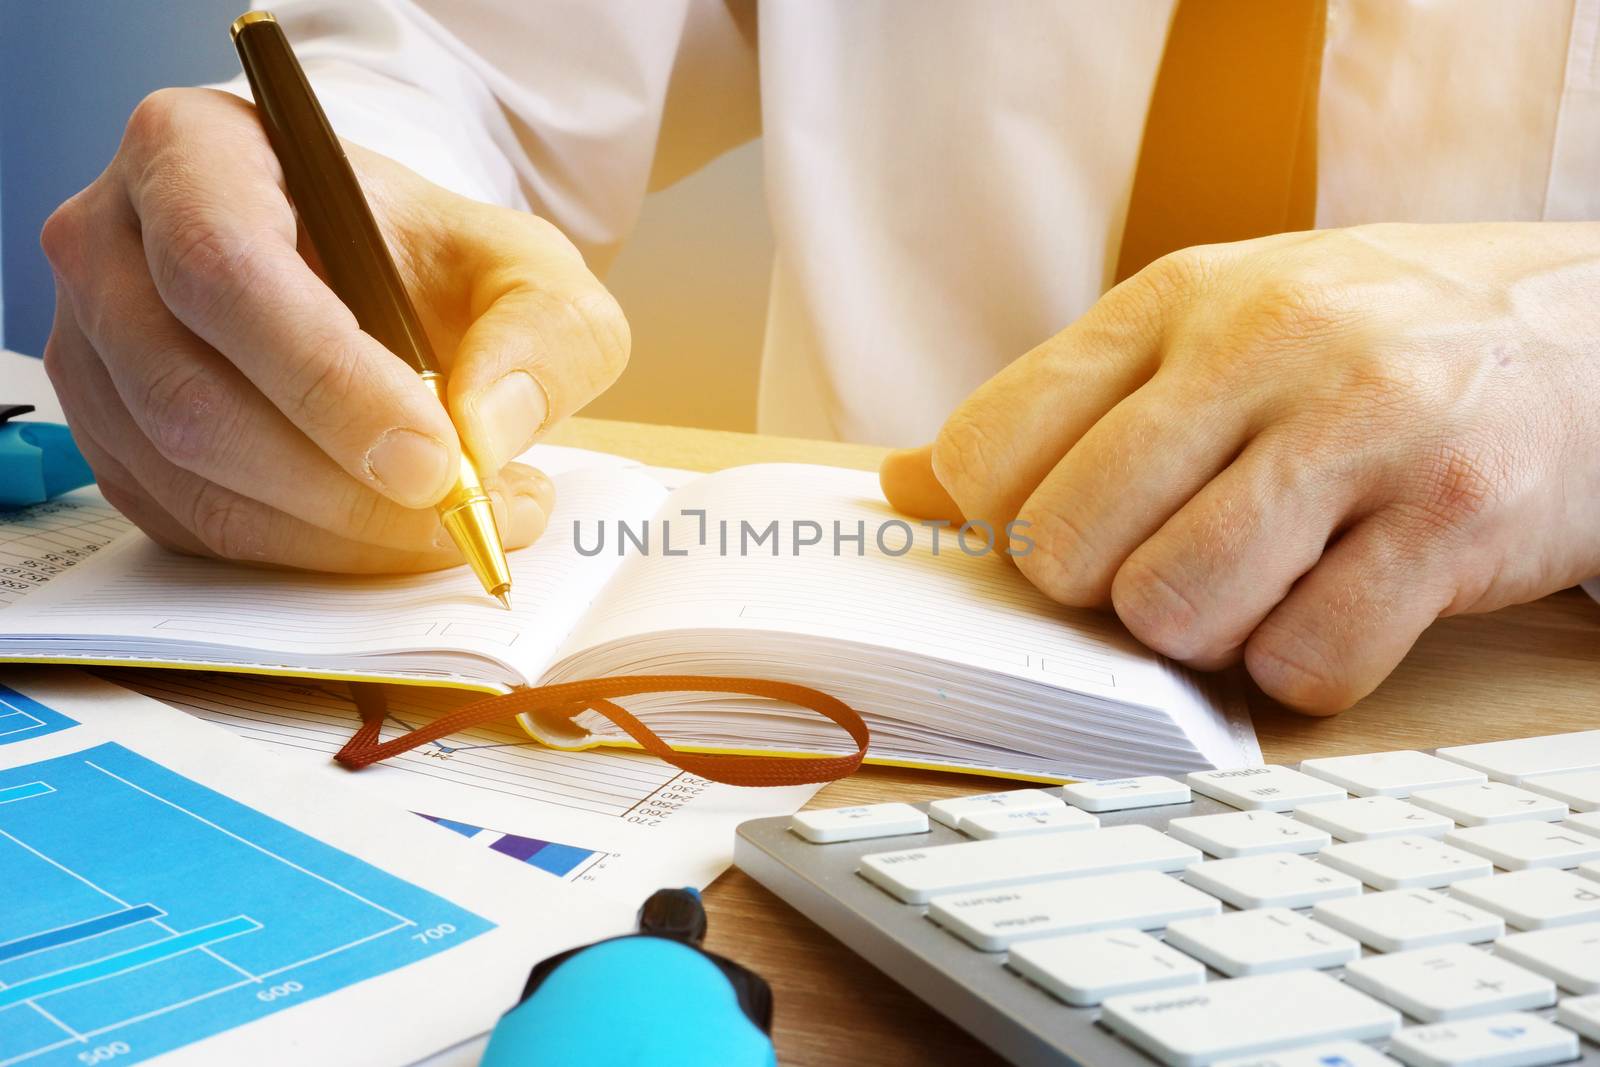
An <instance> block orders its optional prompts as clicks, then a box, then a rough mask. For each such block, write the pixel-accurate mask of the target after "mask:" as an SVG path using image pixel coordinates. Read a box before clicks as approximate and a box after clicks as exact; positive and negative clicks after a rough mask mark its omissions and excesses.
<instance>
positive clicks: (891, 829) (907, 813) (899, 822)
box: [789, 804, 928, 845]
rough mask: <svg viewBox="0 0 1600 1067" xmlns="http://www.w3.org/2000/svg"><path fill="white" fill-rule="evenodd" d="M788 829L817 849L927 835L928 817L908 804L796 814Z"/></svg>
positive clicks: (876, 805)
mask: <svg viewBox="0 0 1600 1067" xmlns="http://www.w3.org/2000/svg"><path fill="white" fill-rule="evenodd" d="M789 829H790V830H792V831H794V832H795V833H797V834H799V835H800V836H801V837H803V838H805V839H806V840H807V841H810V842H812V843H813V844H817V845H825V844H831V843H833V842H835V841H865V840H867V839H869V838H873V837H895V836H898V835H900V834H922V833H927V832H928V817H927V816H926V815H924V814H923V813H922V812H920V811H918V810H917V809H916V808H913V807H912V806H911V805H910V804H866V805H861V806H858V807H854V808H822V809H820V810H817V811H800V812H796V813H795V816H794V818H793V819H791V820H790V822H789Z"/></svg>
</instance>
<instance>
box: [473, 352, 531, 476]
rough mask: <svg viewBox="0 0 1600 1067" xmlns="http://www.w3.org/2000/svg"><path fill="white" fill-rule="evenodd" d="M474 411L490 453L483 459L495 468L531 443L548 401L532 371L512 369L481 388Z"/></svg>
mask: <svg viewBox="0 0 1600 1067" xmlns="http://www.w3.org/2000/svg"><path fill="white" fill-rule="evenodd" d="M477 412H478V418H479V419H480V420H481V422H482V424H483V429H484V435H485V437H486V439H487V443H488V446H489V449H490V450H491V452H492V453H493V454H492V455H490V456H488V457H485V458H486V461H487V463H488V464H490V465H492V466H493V467H494V468H496V469H498V468H500V467H502V466H504V465H505V464H506V463H508V462H510V461H511V460H513V459H515V458H516V457H517V455H518V454H519V453H521V452H522V451H523V450H524V449H526V448H527V447H528V446H529V445H530V444H532V443H533V438H534V436H535V435H536V434H537V433H538V432H539V430H540V429H541V428H542V427H543V426H544V420H545V417H546V416H547V415H548V414H549V405H548V403H547V402H546V400H545V396H544V390H543V389H541V388H539V383H538V382H536V381H534V380H533V375H531V374H529V373H528V372H527V371H523V370H514V371H512V372H511V373H510V374H507V375H506V376H505V377H504V378H501V379H500V380H499V381H497V382H495V383H494V384H493V385H491V386H490V387H489V388H488V389H487V390H485V391H484V393H483V395H482V396H481V397H479V398H478V403H477Z"/></svg>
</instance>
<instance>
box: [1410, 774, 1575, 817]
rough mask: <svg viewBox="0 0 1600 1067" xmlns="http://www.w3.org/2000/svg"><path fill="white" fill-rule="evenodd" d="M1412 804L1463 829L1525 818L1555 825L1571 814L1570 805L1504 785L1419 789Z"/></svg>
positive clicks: (1412, 795)
mask: <svg viewBox="0 0 1600 1067" xmlns="http://www.w3.org/2000/svg"><path fill="white" fill-rule="evenodd" d="M1411 803H1413V804H1416V805H1418V806H1419V807H1424V808H1427V809H1428V810H1429V811H1436V812H1438V813H1439V814H1440V815H1446V816H1449V817H1450V818H1452V819H1454V820H1455V821H1456V822H1458V823H1460V824H1461V825H1462V826H1488V825H1491V824H1493V823H1497V822H1517V821H1519V820H1522V819H1534V820H1541V819H1542V820H1544V821H1546V822H1554V821H1556V820H1557V819H1561V818H1565V817H1566V814H1567V806H1566V805H1565V804H1563V803H1561V801H1559V800H1551V799H1550V798H1549V797H1542V796H1540V795H1539V794H1538V793H1530V792H1528V791H1527V790H1526V789H1518V788H1517V787H1516V786H1514V785H1505V784H1504V783H1501V782H1490V783H1488V784H1487V785H1452V786H1446V787H1445V788H1443V789H1419V790H1418V791H1417V792H1415V793H1412V794H1411Z"/></svg>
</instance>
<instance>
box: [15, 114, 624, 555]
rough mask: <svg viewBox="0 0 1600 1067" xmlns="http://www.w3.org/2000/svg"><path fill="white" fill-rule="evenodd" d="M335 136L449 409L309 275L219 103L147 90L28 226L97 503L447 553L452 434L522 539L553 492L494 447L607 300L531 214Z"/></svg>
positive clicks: (543, 410) (516, 431)
mask: <svg viewBox="0 0 1600 1067" xmlns="http://www.w3.org/2000/svg"><path fill="white" fill-rule="evenodd" d="M346 153H347V154H348V156H349V158H350V161H351V163H352V165H353V166H354V167H355V169H356V171H357V173H358V175H359V177H360V179H361V183H362V186H363V188H364V190H365V192H366V195H367V198H368V200H369V202H370V203H371V205H372V209H373V212H374V214H375V215H376V216H377V219H378V222H379V225H380V226H381V227H382V229H383V231H384V234H385V236H386V238H387V240H388V242H389V246H390V250H391V252H392V254H393V255H394V257H395V259H396V262H397V264H398V266H399V269H400V272H401V275H402V276H403V280H404V282H405V284H406V287H407V289H408V290H409V291H410V293H411V297H412V300H413V302H414V303H415V305H416V307H417V311H418V313H419V315H420V317H421V319H422V321H423V325H424V327H425V328H426V330H427V333H428V336H429V339H430V340H431V341H432V343H433V346H434V349H435V350H436V351H437V352H438V354H439V356H440V358H441V359H442V360H443V361H444V363H445V366H446V369H447V371H448V376H449V391H448V407H449V410H448V412H447V411H446V410H445V409H444V408H442V407H441V406H440V404H439V403H438V401H437V400H436V399H435V398H434V396H433V395H432V393H430V392H429V390H428V388H427V387H426V386H425V385H424V384H423V382H422V381H421V380H420V379H419V378H418V376H417V374H416V373H415V372H414V371H413V370H412V369H411V368H409V367H407V366H406V365H405V364H404V363H403V362H401V361H400V360H398V359H396V358H395V357H394V356H393V355H392V354H391V353H389V352H388V351H386V350H385V349H384V348H383V347H382V346H381V345H380V344H378V343H377V342H376V341H374V340H373V339H372V338H371V337H368V336H367V335H366V334H364V333H362V332H361V330H360V329H359V328H358V327H357V325H356V321H355V318H354V316H353V315H352V314H351V313H350V311H349V310H348V309H346V307H345V306H344V305H343V304H342V303H341V302H340V301H339V299H338V298H337V297H336V296H335V295H334V294H333V292H332V291H331V290H330V289H329V288H328V286H327V285H326V284H325V282H324V280H323V278H322V277H321V276H320V274H319V271H320V267H319V264H318V263H317V261H316V256H315V253H314V252H313V251H312V250H311V248H310V245H309V242H308V241H307V240H306V238H305V234H304V231H303V229H301V228H300V227H299V226H298V224H297V219H296V216H295V213H294V210H293V207H292V206H291V204H290V202H289V200H288V198H287V196H286V194H285V192H284V189H283V187H282V172H281V169H280V167H279V164H278V161H277V159H276V157H275V156H274V154H273V152H272V149H271V147H270V145H269V144H268V142H267V139H266V136H265V135H264V133H263V131H262V127H261V124H260V122H259V121H258V120H257V117H256V115H255V113H254V111H253V109H252V108H251V106H250V105H249V104H248V103H245V102H244V101H241V100H239V99H237V98H236V97H233V96H230V95H228V94H225V93H221V92H215V91H211V90H205V89H177V90H166V91H163V92H160V93H157V94H155V95H153V96H151V97H149V98H148V99H147V100H145V101H144V103H142V104H141V105H140V107H139V108H138V109H137V110H136V111H135V112H134V114H133V116H132V118H131V119H130V121H129V123H128V130H127V133H126V135H125V137H124V139H123V143H122V146H121V148H120V149H119V151H118V153H117V156H116V158H115V159H114V160H113V161H112V163H111V165H110V166H109V167H108V168H107V169H106V171H105V173H103V174H102V175H101V176H100V177H99V178H98V179H96V181H95V182H94V183H93V184H92V185H90V186H89V187H88V188H87V189H85V190H84V191H83V192H81V193H79V194H78V195H77V196H75V197H73V198H72V199H71V200H69V201H68V202H67V203H66V204H64V205H62V207H61V208H59V209H58V210H57V211H56V213H55V214H54V215H53V216H52V217H51V219H50V221H49V222H48V224H47V225H46V227H45V231H44V235H43V243H44V247H45V252H46V254H47V255H48V257H49V259H50V263H51V266H52V267H53V269H54V271H55V275H56V284H57V292H58V302H57V310H56V321H55V325H54V329H53V331H52V335H51V339H50V343H49V346H48V348H47V349H46V353H45V359H46V367H47V369H48V370H49V372H50V377H51V380H52V382H53V383H54V385H55V388H56V390H57V392H58V393H59V394H60V396H61V400H62V404H63V407H64V408H65V410H66V414H67V418H68V421H69V422H70V423H71V424H72V428H73V432H74V436H75V437H76V438H77V440H78V442H79V443H80V445H81V446H82V448H83V451H84V453H85V455H86V456H87V457H88V458H89V461H90V463H91V465H92V466H93V467H94V469H95V473H96V476H97V478H98V480H99V483H100V486H101V488H102V490H103V491H104V492H105V494H106V496H107V498H108V499H109V500H111V502H112V503H113V504H115V505H116V506H117V507H118V508H119V509H121V510H122V511H123V512H124V513H125V514H127V515H128V516H129V517H130V518H132V519H133V520H134V521H135V522H137V523H138V524H139V525H140V526H141V527H142V528H143V529H144V530H145V531H146V532H147V533H149V534H150V535H151V536H152V537H154V538H155V539H156V540H158V541H160V542H162V543H163V544H166V545H168V546H169V547H172V548H177V549H181V550H183V551H187V552H191V553H197V554H208V555H216V556H222V557H226V558H235V559H244V560H250V561H254V562H260V563H272V564H280V565H286V566H293V567H306V568H312V569H316V570H333V571H353V572H382V571H414V570H426V569H432V568H437V567H446V566H451V565H454V564H457V563H459V562H460V560H461V555H460V553H459V551H458V550H457V549H456V547H455V546H454V545H453V544H452V543H451V541H450V539H449V538H448V537H447V536H446V534H445V531H444V530H443V528H442V527H441V525H440V523H439V519H438V517H437V516H436V514H435V513H434V512H433V511H432V510H431V508H432V507H433V505H434V504H435V503H436V502H437V501H438V500H439V499H440V498H441V497H442V496H443V495H444V494H445V493H446V492H447V491H448V490H449V489H450V487H451V485H452V484H453V482H454V478H455V473H456V470H457V465H458V461H459V456H460V450H461V448H462V447H463V446H464V447H466V448H467V449H468V451H469V454H470V455H472V456H473V457H474V459H475V460H476V461H477V463H478V466H479V469H480V470H481V471H482V472H483V473H484V475H485V477H486V478H487V479H488V480H489V488H490V495H491V497H492V498H493V500H494V502H495V512H496V517H497V521H498V522H499V524H500V528H501V532H502V535H503V539H504V541H505V545H506V547H507V548H514V547H518V546H521V545H526V544H528V543H530V542H532V541H533V540H534V539H535V538H537V537H538V536H539V534H540V533H541V532H542V531H543V529H544V526H545V523H546V520H547V517H548V514H549V510H550V507H551V505H552V499H553V497H552V489H551V486H550V483H549V481H548V480H547V479H546V478H545V477H544V476H543V475H542V474H540V473H539V472H538V471H535V470H532V469H531V468H528V467H525V466H522V465H519V464H515V463H511V462H510V460H511V459H512V457H514V456H516V455H518V454H519V453H520V452H522V451H523V450H524V449H526V448H527V447H528V445H529V444H531V443H532V442H533V441H534V439H535V438H536V437H537V436H538V435H539V434H540V432H541V431H542V430H543V429H544V428H545V427H547V426H549V425H550V424H552V423H554V422H555V421H557V420H559V419H561V418H563V417H565V416H566V415H569V414H571V413H572V412H573V411H575V410H577V409H578V408H580V407H582V406H583V405H584V404H586V403H587V402H588V401H589V400H591V399H592V398H593V397H595V396H596V395H598V394H599V393H600V392H601V391H602V390H604V389H605V388H606V387H607V386H608V385H610V383H611V382H612V381H614V380H615V379H616V377H617V375H618V374H620V373H621V370H622V368H623V366H624V365H625V364H626V362H627V357H628V347H629V337H628V328H627V323H626V321H625V320H624V319H623V317H622V314H621V312H620V310H619V309H618V308H617V305H616V302H615V301H614V300H613V299H612V298H611V296H610V294H609V293H607V291H606V290H605V288H604V287H603V286H602V285H601V284H600V283H599V281H597V280H596V279H595V277H594V276H593V275H592V274H591V273H590V272H589V271H588V269H587V268H586V267H585V265H584V263H583V260H582V258H581V257H580V256H579V254H578V252H577V250H576V249H574V248H573V246H572V244H571V242H569V241H568V240H567V239H566V238H565V237H563V236H562V235H561V234H560V233H558V232H557V231H556V229H555V228H554V227H552V226H550V225H548V224H547V223H545V222H543V221H542V220H540V219H538V218H535V217H534V216H532V215H530V214H528V213H526V212H520V211H512V210H508V209H504V208H498V207H494V206H491V205H487V204H482V203H478V202H476V201H472V200H468V199H466V198H463V197H460V196H457V195H455V194H453V193H450V192H448V191H446V190H444V189H442V188H439V187H438V186H435V185H433V184H431V183H429V182H427V181H425V180H424V179H422V178H420V177H419V176H417V175H416V174H415V173H413V172H411V171H409V170H407V169H406V168H404V167H401V166H399V165H397V164H395V163H393V162H391V161H390V160H388V159H385V158H383V157H382V156H378V155H376V154H374V153H371V152H366V151H363V150H361V149H360V148H357V147H355V146H352V145H346ZM457 427H459V429H460V433H459V435H458V433H457Z"/></svg>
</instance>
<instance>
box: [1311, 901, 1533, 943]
mask: <svg viewBox="0 0 1600 1067" xmlns="http://www.w3.org/2000/svg"><path fill="white" fill-rule="evenodd" d="M1311 915H1312V917H1313V918H1315V919H1316V920H1317V921H1318V922H1321V923H1326V924H1327V925H1328V926H1331V927H1333V928H1334V929H1335V930H1339V931H1341V932H1343V933H1346V934H1349V935H1350V936H1351V937H1354V938H1357V939H1358V940H1360V941H1361V943H1362V944H1364V945H1369V946H1371V947H1372V948H1375V949H1377V950H1378V951H1379V952H1404V951H1406V950H1407V949H1413V948H1429V947H1432V946H1434V945H1449V944H1455V943H1461V944H1469V943H1472V942H1476V941H1492V940H1494V939H1495V938H1497V937H1499V936H1500V935H1501V934H1503V933H1505V932H1506V924H1505V920H1504V919H1502V918H1500V916H1498V915H1491V914H1489V913H1488V912H1486V911H1483V910H1481V909H1479V908H1475V907H1473V906H1472V905H1470V904H1463V903H1462V902H1461V901H1459V900H1452V899H1451V898H1449V897H1447V896H1444V895H1443V894H1441V893H1435V892H1433V890H1431V889H1395V890H1390V891H1388V892H1385V893H1366V894H1363V895H1362V896H1359V897H1346V898H1344V899H1342V900H1325V901H1323V902H1322V903H1321V904H1318V905H1317V906H1316V907H1315V908H1313V909H1312V911H1311Z"/></svg>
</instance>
